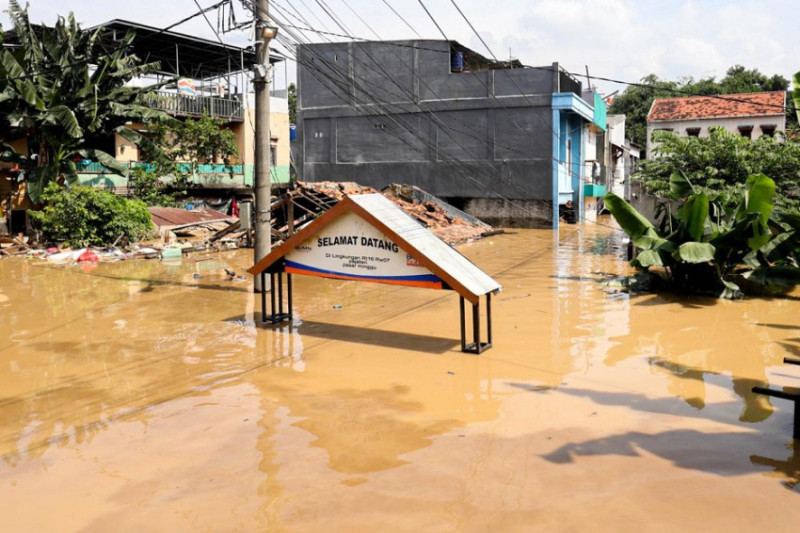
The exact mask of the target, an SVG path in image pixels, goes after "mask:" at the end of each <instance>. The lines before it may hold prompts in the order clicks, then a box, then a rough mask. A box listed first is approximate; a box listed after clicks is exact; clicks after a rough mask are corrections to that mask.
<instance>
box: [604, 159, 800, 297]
mask: <svg viewBox="0 0 800 533" xmlns="http://www.w3.org/2000/svg"><path fill="white" fill-rule="evenodd" d="M670 192H671V196H672V197H673V198H674V199H679V200H680V201H681V205H680V207H678V208H677V209H676V210H675V212H674V213H673V212H672V210H671V209H670V208H668V207H665V208H664V209H662V211H661V223H660V225H659V227H656V225H654V224H652V223H651V222H650V221H649V220H648V219H646V218H645V217H644V216H642V215H641V214H639V213H638V212H637V211H636V210H635V209H634V208H633V207H632V206H631V205H630V204H628V203H627V202H626V201H625V200H623V199H622V198H620V197H619V196H617V195H615V194H613V193H609V194H607V195H606V196H605V198H604V200H605V204H606V206H607V207H608V209H609V211H610V212H611V214H612V215H613V216H614V218H615V219H616V220H617V222H618V223H619V225H620V226H621V227H622V229H623V230H624V231H625V232H626V233H627V234H628V235H629V236H630V238H631V240H632V242H633V245H634V246H635V247H636V248H638V249H639V250H640V252H639V253H638V255H637V256H636V257H635V258H634V259H633V261H632V264H633V265H634V266H636V267H638V268H640V269H642V270H645V271H648V270H649V269H651V268H652V267H656V268H661V269H663V272H664V273H665V275H666V277H667V279H668V280H669V282H671V283H672V284H673V285H674V286H675V287H676V288H679V289H683V290H688V291H692V292H702V293H713V294H716V295H719V296H724V297H729V298H734V297H738V296H741V294H742V288H741V287H740V285H745V286H746V288H747V289H748V290H750V289H754V288H756V289H757V290H758V291H766V292H778V291H782V290H785V288H786V287H790V286H793V285H796V284H798V283H800V268H798V265H799V261H798V259H800V231H798V230H800V217H798V216H797V215H777V214H774V213H773V208H774V205H773V200H774V197H775V182H774V181H773V180H771V179H770V178H768V177H767V176H765V175H763V174H756V175H751V176H750V177H749V178H748V179H747V182H746V183H745V184H744V186H743V195H742V200H741V202H740V203H739V205H738V206H736V207H735V208H734V209H727V210H726V209H725V208H724V207H723V206H722V205H721V204H720V203H719V202H717V201H716V198H714V197H709V195H708V194H707V193H706V192H705V191H703V190H700V189H699V188H695V186H694V185H693V184H692V183H691V181H690V180H689V179H688V178H686V176H685V175H683V174H682V173H677V172H676V173H674V174H673V175H672V176H671V178H670Z"/></svg>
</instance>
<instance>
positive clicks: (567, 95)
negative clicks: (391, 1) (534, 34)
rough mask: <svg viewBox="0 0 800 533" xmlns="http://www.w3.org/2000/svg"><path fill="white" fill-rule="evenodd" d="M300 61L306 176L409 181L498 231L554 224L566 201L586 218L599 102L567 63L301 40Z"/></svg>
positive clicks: (300, 149)
mask: <svg viewBox="0 0 800 533" xmlns="http://www.w3.org/2000/svg"><path fill="white" fill-rule="evenodd" d="M297 56H298V61H297V65H298V73H297V78H298V104H297V105H298V107H297V121H298V125H297V131H298V136H297V141H298V142H297V143H295V144H294V145H293V150H294V151H295V154H294V160H295V165H296V168H297V171H298V175H299V178H300V179H301V180H303V181H306V182H315V181H328V180H346V181H355V182H358V183H360V184H362V185H369V186H372V187H375V188H378V189H380V188H382V187H384V186H386V185H388V184H390V183H407V184H410V185H415V186H418V187H420V188H422V189H424V190H426V191H428V192H430V193H432V194H434V195H436V196H439V197H441V198H443V199H445V200H446V201H448V202H449V203H451V204H453V205H456V206H457V207H459V208H461V209H463V210H465V211H466V212H468V213H470V214H472V215H475V216H477V217H479V218H482V219H484V220H487V221H488V222H490V223H493V224H496V225H504V226H531V225H547V226H553V227H557V226H558V223H559V216H558V206H559V205H564V204H566V203H567V202H569V201H571V202H572V205H574V206H575V207H576V208H577V209H576V211H577V213H578V216H580V215H581V213H582V205H583V195H584V168H585V165H584V150H583V146H584V135H585V131H586V128H585V125H586V124H587V123H590V122H593V121H595V120H596V118H597V117H596V116H595V105H594V103H595V102H594V101H592V102H587V101H586V100H584V99H583V98H582V97H581V84H580V82H579V81H578V80H576V79H575V78H573V77H572V76H571V75H570V74H569V73H568V72H566V71H565V70H564V69H563V68H561V67H559V65H558V63H554V64H552V65H547V66H544V67H537V68H532V67H523V66H522V65H521V64H520V63H519V62H518V61H515V60H514V61H493V60H490V59H487V58H485V57H483V56H481V55H480V54H478V53H476V52H474V51H472V50H470V49H468V48H466V47H464V46H462V45H460V44H459V43H457V42H455V41H442V40H412V41H374V42H344V43H325V44H304V45H299V46H298V47H297ZM600 104H601V105H602V106H603V113H601V114H602V116H604V115H605V113H604V111H605V107H604V103H603V102H602V100H600ZM597 123H598V124H599V125H601V127H603V128H605V123H604V122H603V121H602V120H601V119H598V120H597Z"/></svg>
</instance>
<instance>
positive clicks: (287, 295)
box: [286, 274, 292, 320]
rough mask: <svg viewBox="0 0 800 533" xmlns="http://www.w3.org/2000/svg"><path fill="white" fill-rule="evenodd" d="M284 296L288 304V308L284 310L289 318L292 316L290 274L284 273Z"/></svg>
mask: <svg viewBox="0 0 800 533" xmlns="http://www.w3.org/2000/svg"><path fill="white" fill-rule="evenodd" d="M286 297H287V299H288V302H287V304H288V306H289V309H287V310H286V311H287V313H288V315H289V319H290V320H291V318H292V275H291V274H286Z"/></svg>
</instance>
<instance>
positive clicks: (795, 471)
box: [543, 388, 800, 490]
mask: <svg viewBox="0 0 800 533" xmlns="http://www.w3.org/2000/svg"><path fill="white" fill-rule="evenodd" d="M558 392H560V393H564V394H569V395H572V396H578V397H585V398H589V399H590V400H592V401H593V402H595V403H597V404H600V405H611V406H625V407H628V408H629V409H632V410H637V411H642V412H646V413H659V414H664V413H666V414H674V415H676V416H686V414H687V413H686V411H685V409H681V408H680V406H679V405H678V404H676V401H675V398H648V397H646V396H644V395H641V394H636V393H626V392H601V391H594V390H589V389H577V388H560V389H558ZM721 411H723V410H721ZM688 414H689V416H693V417H700V415H699V413H697V412H696V413H694V414H692V413H688ZM703 416H704V417H705V418H710V419H712V420H715V421H717V422H722V423H726V424H730V423H731V421H730V420H727V419H725V418H723V417H721V416H719V415H714V414H708V413H706V412H704V415H703ZM776 437H777V435H775V434H772V433H760V432H747V433H745V432H725V433H704V432H701V431H697V430H693V429H679V430H670V431H663V432H661V433H657V434H647V433H642V432H637V431H632V432H629V433H624V434H621V435H615V436H612V437H607V438H601V439H593V440H588V441H585V442H578V443H570V444H565V445H564V446H561V447H560V448H558V449H557V450H555V451H553V452H552V453H549V454H547V455H544V456H543V457H544V458H545V459H547V460H548V461H551V462H553V463H559V464H563V463H571V462H573V461H574V460H575V457H576V456H594V455H624V456H638V455H639V452H638V451H637V448H640V449H642V450H646V451H647V452H649V453H652V454H655V455H657V456H659V457H661V458H663V459H666V460H668V461H670V462H672V463H673V464H674V465H675V466H677V467H680V468H687V469H692V470H700V471H703V472H708V473H711V474H716V475H720V476H736V475H744V474H748V473H755V472H763V471H764V469H763V468H761V467H765V466H766V467H770V468H772V469H773V471H775V472H777V473H779V474H781V475H782V476H783V477H785V481H784V482H783V485H784V486H785V487H786V488H788V489H790V490H795V488H796V487H800V454H798V441H796V440H791V439H790V440H789V442H788V443H784V444H783V445H782V447H783V448H784V449H786V450H788V451H789V455H788V456H787V457H786V458H785V459H783V458H774V457H767V456H764V455H757V454H750V453H749V452H750V451H751V450H759V451H763V450H764V449H765V447H767V446H768V445H771V446H772V447H773V448H775V446H776V445H777V444H778V443H777V442H776V440H775V439H776ZM780 438H782V437H780ZM740 455H748V457H749V459H750V461H749V463H747V462H745V461H741V460H738V459H737V457H738V456H740Z"/></svg>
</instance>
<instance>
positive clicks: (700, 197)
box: [678, 182, 708, 242]
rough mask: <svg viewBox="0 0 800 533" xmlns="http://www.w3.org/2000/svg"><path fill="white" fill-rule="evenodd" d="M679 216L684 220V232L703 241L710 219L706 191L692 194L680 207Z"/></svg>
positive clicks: (693, 238) (694, 238) (691, 237)
mask: <svg viewBox="0 0 800 533" xmlns="http://www.w3.org/2000/svg"><path fill="white" fill-rule="evenodd" d="M687 183H688V182H687ZM678 218H679V219H680V221H681V222H683V233H684V234H686V235H688V236H689V238H690V239H692V240H693V241H698V242H699V241H702V240H703V234H704V233H705V229H706V221H707V220H708V196H706V194H705V193H704V192H701V193H699V194H693V195H691V196H690V197H689V198H688V199H687V200H686V202H685V203H684V204H683V205H682V206H681V207H680V209H678Z"/></svg>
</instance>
